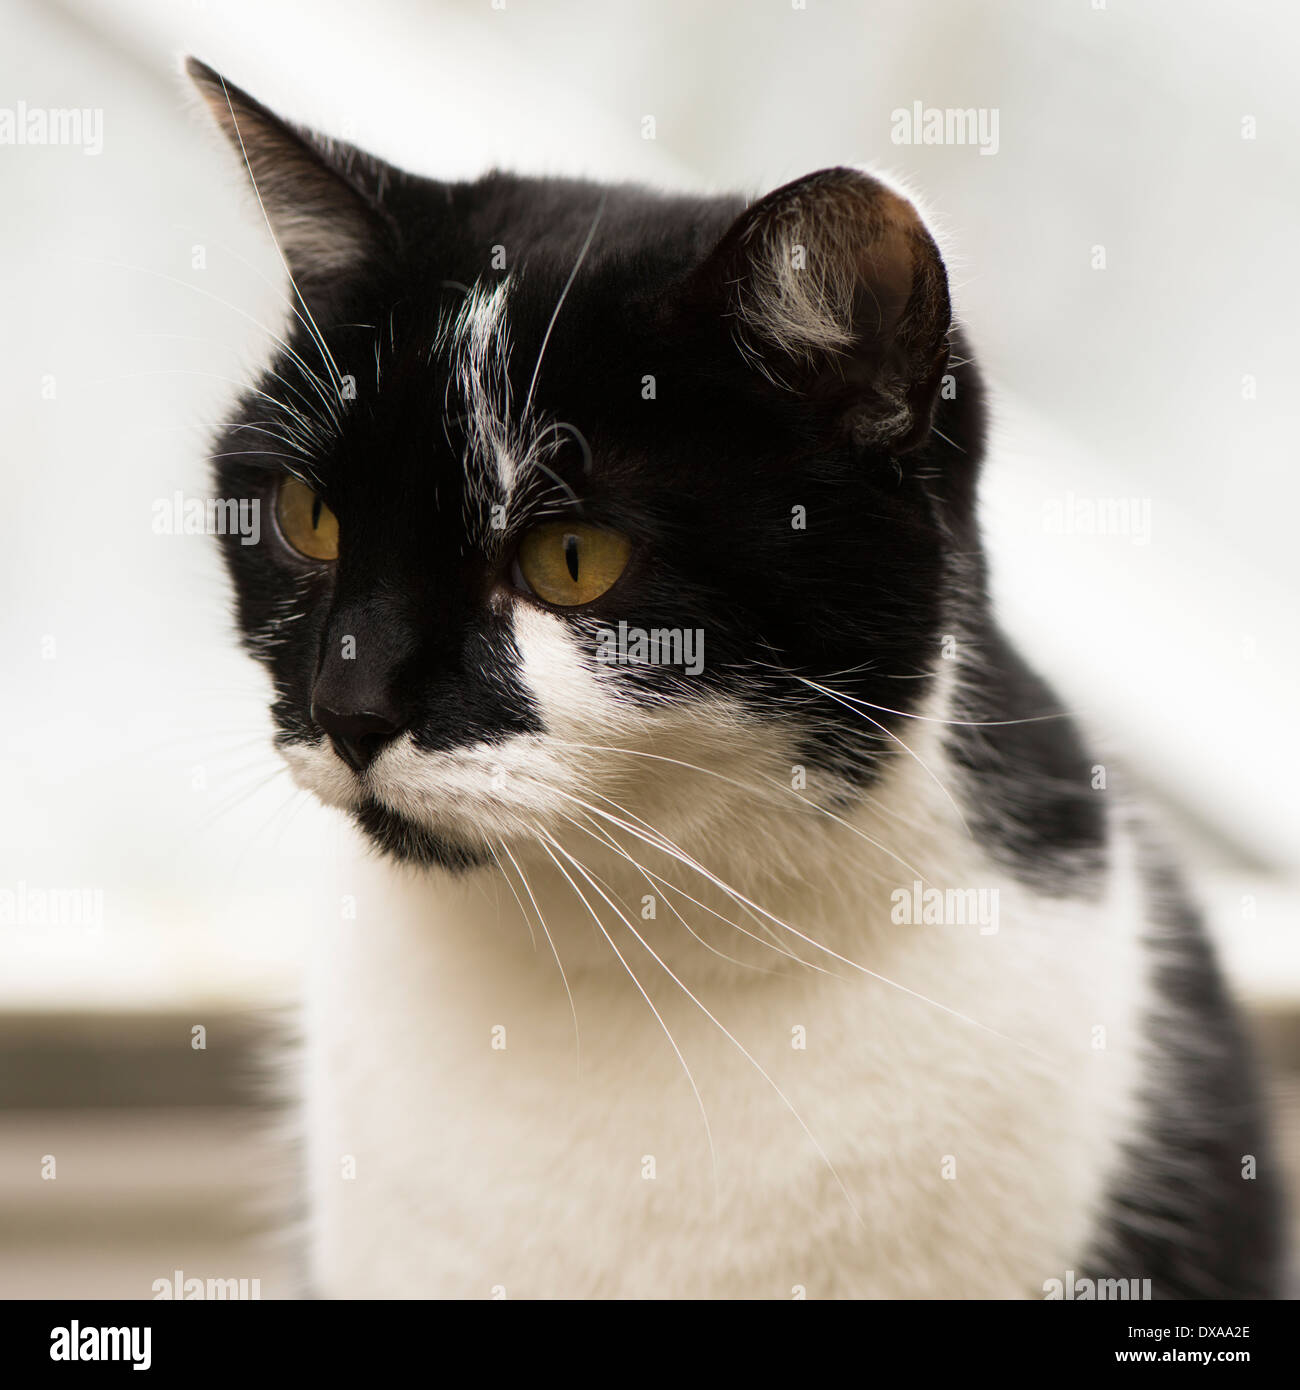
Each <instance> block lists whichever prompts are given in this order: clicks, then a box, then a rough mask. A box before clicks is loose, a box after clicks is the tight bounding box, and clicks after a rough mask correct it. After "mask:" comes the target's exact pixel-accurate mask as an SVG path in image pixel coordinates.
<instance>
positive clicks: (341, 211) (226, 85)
mask: <svg viewBox="0 0 1300 1390" xmlns="http://www.w3.org/2000/svg"><path fill="white" fill-rule="evenodd" d="M185 71H186V72H187V73H188V75H189V77H190V80H191V81H192V82H193V83H194V85H195V87H196V88H197V89H198V92H199V95H200V96H201V97H202V98H203V100H204V102H205V104H206V105H207V107H208V110H209V111H210V112H211V113H212V116H213V118H214V119H215V120H216V123H217V126H218V128H219V129H220V130H221V132H222V134H223V135H224V136H225V137H226V139H227V140H228V141H229V142H230V145H231V147H232V148H233V149H234V151H235V154H236V155H237V156H238V157H239V159H240V162H241V163H242V164H243V166H244V170H245V173H246V174H247V176H248V179H249V182H250V183H251V184H252V188H253V191H254V193H255V194H256V196H257V200H258V202H259V203H260V204H261V207H262V210H263V212H264V213H265V214H266V220H267V223H268V224H269V226H270V228H271V233H272V235H273V236H274V237H275V241H276V245H277V246H278V247H279V249H280V254H281V256H283V258H284V261H285V264H286V265H287V266H288V269H289V273H290V275H292V276H293V281H294V284H295V285H296V286H297V289H298V293H299V294H300V295H301V296H302V297H303V299H304V300H305V301H306V302H307V303H308V305H309V306H311V307H312V308H323V307H325V306H326V305H327V304H328V302H329V299H330V296H331V292H332V291H333V290H335V289H337V287H338V286H339V285H340V283H341V282H343V281H345V280H346V279H347V277H348V276H349V274H350V273H352V272H354V271H355V270H356V269H357V268H358V267H360V266H361V265H363V264H364V263H365V262H366V260H367V259H368V258H369V257H370V256H371V255H372V254H373V252H374V251H375V250H376V249H377V248H378V247H379V246H380V245H381V244H382V243H383V242H384V240H385V239H386V238H388V237H390V236H391V231H390V226H389V222H388V219H387V217H386V215H385V213H384V211H383V207H382V203H381V200H380V194H381V193H382V190H383V186H384V182H385V179H386V178H387V177H390V176H391V174H392V170H391V169H389V167H388V166H387V165H385V164H383V163H382V162H381V161H379V160H377V159H374V158H373V157H372V156H370V155H367V154H364V153H362V151H360V150H357V149H355V148H353V147H352V146H351V145H344V144H342V143H340V142H337V141H332V140H327V139H325V138H324V137H323V136H320V135H317V134H315V133H314V132H313V131H309V130H306V129H304V128H302V127H299V126H293V125H290V124H289V123H288V122H287V121H282V120H281V119H280V117H279V116H277V115H276V114H275V113H274V112H273V111H269V110H268V109H267V108H266V107H265V106H263V105H262V104H261V102H259V101H256V100H254V99H253V98H252V97H251V96H249V95H248V93H247V92H245V91H241V90H240V88H238V87H236V86H235V85H234V84H233V83H232V82H228V81H227V80H226V79H225V78H224V77H222V75H221V74H220V73H219V72H216V71H215V70H214V69H212V68H210V67H209V66H208V65H207V64H206V63H203V62H200V61H199V60H198V59H197V58H187V59H186V60H185Z"/></svg>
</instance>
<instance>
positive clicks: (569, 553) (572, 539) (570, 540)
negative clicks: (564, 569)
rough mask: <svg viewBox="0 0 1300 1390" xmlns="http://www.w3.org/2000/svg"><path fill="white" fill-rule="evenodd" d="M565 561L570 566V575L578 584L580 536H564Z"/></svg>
mask: <svg viewBox="0 0 1300 1390" xmlns="http://www.w3.org/2000/svg"><path fill="white" fill-rule="evenodd" d="M564 563H565V564H566V565H568V567H569V575H570V577H571V578H572V579H573V582H574V583H575V584H576V583H577V582H578V538H577V536H565V538H564Z"/></svg>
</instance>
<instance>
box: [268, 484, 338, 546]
mask: <svg viewBox="0 0 1300 1390" xmlns="http://www.w3.org/2000/svg"><path fill="white" fill-rule="evenodd" d="M275 515H276V519H277V520H278V521H279V523H280V531H281V533H282V534H283V536H284V538H285V540H287V541H288V542H289V544H290V545H291V546H293V548H294V549H295V550H296V551H297V552H298V553H299V554H300V555H305V556H306V557H307V558H308V559H309V560H337V559H338V555H339V519H338V517H336V516H335V515H334V513H333V512H332V511H330V509H329V508H328V507H327V506H326V505H325V503H324V502H322V501H321V499H320V498H319V497H317V496H316V494H315V493H314V492H313V491H312V490H311V488H309V487H308V486H307V485H306V483H300V482H299V481H298V479H297V478H285V479H284V480H283V481H282V482H281V484H280V490H279V492H278V493H277V494H276V499H275Z"/></svg>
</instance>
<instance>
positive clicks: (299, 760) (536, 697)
mask: <svg viewBox="0 0 1300 1390" xmlns="http://www.w3.org/2000/svg"><path fill="white" fill-rule="evenodd" d="M190 73H191V76H192V77H193V79H194V80H195V82H196V84H197V86H198V88H199V90H200V91H201V92H202V94H203V95H204V97H205V98H206V100H207V103H208V105H209V107H210V108H211V110H212V112H213V113H214V115H215V117H216V119H217V122H218V124H219V125H220V127H221V128H222V129H223V131H224V132H225V134H226V135H227V136H228V137H229V139H230V141H231V143H232V145H233V146H234V148H235V150H236V151H237V152H238V154H239V155H240V157H241V159H242V160H243V162H244V163H245V164H246V169H247V173H248V175H249V176H250V177H251V181H252V184H253V185H254V187H255V190H256V195H257V201H256V203H255V204H254V210H255V211H256V209H257V207H258V206H259V205H260V208H261V209H262V210H263V211H264V213H265V217H266V220H267V222H268V224H269V226H270V228H271V230H272V232H273V233H274V235H275V238H276V241H277V243H278V245H279V247H280V250H281V254H282V256H283V258H284V260H285V263H286V266H287V268H288V270H289V271H290V273H291V275H292V278H293V286H294V288H293V289H291V290H288V291H287V293H288V294H289V296H290V297H291V301H292V302H291V304H290V308H291V310H292V312H291V313H290V312H288V310H287V311H286V318H287V320H288V327H287V328H286V330H285V332H284V337H283V339H282V340H280V341H279V344H278V346H279V351H278V352H277V353H276V355H275V357H274V359H273V361H272V364H271V366H270V367H269V369H268V370H267V371H266V372H265V373H264V374H263V375H262V376H261V378H260V379H259V380H258V381H257V383H256V385H255V387H254V389H252V390H251V391H250V392H249V393H248V394H247V395H246V396H245V397H244V399H243V402H242V405H241V411H240V415H239V417H238V418H239V423H238V424H237V425H236V426H235V427H234V428H232V429H230V430H228V431H227V432H226V433H225V434H224V436H223V437H222V439H221V440H220V442H219V443H218V445H217V448H216V456H217V487H218V492H219V494H220V496H222V497H224V498H232V497H238V498H251V499H255V500H257V501H258V502H259V503H260V506H261V509H262V515H263V516H264V517H267V518H273V521H268V523H267V524H265V525H264V526H263V527H262V534H261V539H260V542H259V543H258V544H255V545H245V544H242V543H241V538H240V537H238V536H229V537H227V538H226V542H225V554H226V557H227V560H228V563H229V567H230V571H231V574H232V576H233V580H234V585H235V592H236V595H237V600H238V617H239V622H240V625H241V628H242V631H243V634H244V637H245V639H246V642H247V645H248V647H249V649H250V651H251V652H252V653H253V654H254V656H255V657H256V658H257V659H258V660H259V661H261V662H262V663H263V664H264V665H265V666H266V668H267V669H268V670H269V672H270V674H271V678H272V681H273V683H274V689H275V698H274V703H273V705H272V711H273V715H274V719H275V723H276V725H277V730H278V732H277V743H278V745H279V747H280V749H281V751H282V752H283V754H284V756H285V757H286V758H287V760H288V761H289V763H290V764H291V766H292V768H293V770H294V773H295V775H296V777H297V779H298V780H299V781H300V783H301V784H302V785H304V786H306V787H309V788H310V789H311V790H313V791H314V792H315V793H316V794H317V795H319V796H320V797H321V798H322V799H323V800H325V801H327V802H329V803H331V804H333V805H338V806H341V807H345V808H347V809H348V810H349V811H350V812H351V813H352V815H353V816H354V817H355V819H356V821H357V822H358V824H360V825H361V826H362V827H363V828H364V830H365V831H366V832H367V833H368V834H369V835H370V836H371V837H372V839H373V840H374V841H376V842H377V843H378V844H379V845H380V846H381V847H383V848H384V849H386V850H388V851H390V852H392V853H394V854H396V855H398V856H401V857H404V858H408V859H413V860H416V861H419V862H424V863H436V864H443V865H450V866H456V865H462V864H473V863H477V862H481V861H482V859H483V858H484V856H485V855H486V854H488V853H490V852H491V850H492V849H493V848H494V847H496V846H498V845H499V842H501V841H504V842H505V843H506V844H507V845H508V844H509V843H510V842H511V841H512V840H519V839H528V838H532V837H536V836H539V835H540V836H542V837H545V836H546V835H556V836H560V835H564V836H566V838H567V837H571V836H572V835H573V834H575V833H578V832H579V831H581V833H582V834H587V835H595V834H598V833H604V834H607V833H609V832H610V831H611V830H613V829H618V828H619V825H620V823H621V831H620V833H624V834H627V833H632V831H633V830H642V831H645V830H648V829H650V828H652V829H653V832H654V833H655V834H659V833H663V834H668V835H673V834H674V833H682V832H683V831H684V829H685V828H686V827H687V826H689V825H696V826H698V827H700V828H703V829H704V830H706V831H710V830H711V831H717V832H720V833H722V832H725V831H726V830H727V829H728V828H729V827H731V828H734V826H735V825H736V824H737V823H738V821H739V822H744V821H745V820H746V819H747V818H748V817H749V815H750V814H751V812H752V811H753V810H754V809H755V808H757V807H758V806H759V805H761V804H763V802H764V800H765V799H767V798H771V799H777V800H779V799H781V798H783V797H784V798H785V799H786V800H787V802H788V801H789V798H790V796H791V788H792V786H793V787H794V788H796V789H798V790H797V794H798V796H799V797H800V798H805V797H806V798H809V799H812V800H814V801H815V802H816V803H817V804H836V805H838V806H840V807H841V808H843V807H844V806H847V805H851V804H852V802H853V800H854V798H855V797H857V796H859V795H861V794H863V792H864V791H865V790H866V789H867V788H868V787H869V785H870V783H871V781H872V779H873V777H874V776H875V775H876V773H877V772H878V770H879V768H880V767H881V765H882V763H883V762H885V761H886V760H888V759H889V758H890V757H891V756H893V754H894V751H895V750H896V747H897V745H896V742H895V741H892V726H893V724H894V722H895V716H894V715H893V714H892V713H889V712H887V711H905V712H906V711H913V710H915V709H916V708H917V707H918V705H919V704H920V702H921V700H922V699H923V697H924V693H925V691H926V688H927V686H928V685H929V682H930V677H929V675H928V674H927V673H930V672H932V671H933V670H934V669H935V668H936V667H938V666H939V665H941V655H942V653H941V641H942V638H943V635H944V632H945V630H946V629H945V624H946V623H947V622H950V620H951V608H950V601H951V594H952V589H953V581H952V564H953V559H954V557H956V556H959V555H962V554H969V553H970V552H972V551H973V550H974V549H975V547H976V544H977V542H976V540H975V538H974V531H973V524H972V508H973V492H974V477H975V468H976V461H977V458H978V454H979V449H980V437H981V420H980V415H981V412H980V403H979V392H978V385H977V382H976V380H975V378H974V377H973V375H972V370H971V368H970V366H969V363H968V362H967V361H965V360H962V359H963V358H964V354H959V353H958V352H956V351H954V350H953V343H954V339H953V331H952V323H951V310H950V306H949V298H948V288H947V277H946V275H945V271H944V266H943V262H942V259H941V257H940V254H939V251H938V249H937V248H936V246H935V243H934V241H933V239H932V238H931V236H930V234H929V232H928V231H927V229H926V227H925V225H924V224H923V222H922V220H921V218H920V216H919V215H918V214H917V212H916V210H915V209H914V207H913V206H912V204H911V203H910V202H909V201H907V200H906V199H905V198H904V197H902V196H900V195H899V194H898V193H896V192H895V191H893V190H892V189H891V188H889V187H887V186H886V185H884V184H883V183H881V182H880V181H878V180H876V179H874V178H872V177H869V176H868V175H866V174H863V173H860V172H856V171H854V170H850V169H827V170H823V171H822V172H819V173H815V174H811V175H809V176H808V177H806V178H802V179H799V180H797V181H796V182H794V183H792V184H788V185H787V186H785V187H784V188H781V189H778V190H777V191H776V192H774V193H771V194H769V195H768V196H766V197H764V198H762V199H760V200H759V201H758V202H756V203H753V204H751V205H746V204H745V203H744V202H743V201H742V200H741V199H739V198H732V197H717V198H688V197H669V196H663V195H660V194H657V193H652V192H648V191H646V190H644V189H640V188H634V187H621V186H615V187H604V186H600V185H597V184H592V183H583V182H570V181H562V180H554V179H529V178H516V177H513V176H507V175H504V174H499V173H494V174H490V175H488V176H487V177H485V178H483V179H480V180H479V181H477V182H472V183H441V182H436V181H433V180H429V179H424V178H417V177H414V176H412V175H408V174H405V173H403V172H401V171H399V170H397V169H394V168H392V167H390V166H388V165H386V164H383V163H381V162H380V161H378V160H375V159H373V158H371V157H370V156H368V155H365V154H362V153H361V152H359V151H357V150H355V149H353V148H351V147H349V146H345V145H339V144H335V143H332V142H329V141H326V140H323V139H321V138H320V137H318V136H315V135H313V134H311V133H309V132H306V131H303V130H300V129H298V128H295V127H291V126H289V125H287V124H285V123H283V122H282V121H280V120H279V119H278V118H277V117H276V116H274V115H273V114H272V113H271V112H269V111H267V110H266V109H265V108H264V107H262V106H261V105H259V104H258V103H257V102H255V101H254V100H253V99H252V98H250V97H249V96H247V95H246V94H245V93H243V92H241V91H239V90H238V89H237V88H235V87H233V86H230V85H228V84H227V83H225V82H224V81H223V79H222V78H220V77H219V76H218V75H217V74H216V73H214V72H212V71H211V70H210V69H208V68H206V67H205V66H203V65H202V64H199V63H195V62H193V61H191V63H190ZM828 692H829V693H828ZM799 769H802V772H800V771H799ZM615 818H616V819H615Z"/></svg>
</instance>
